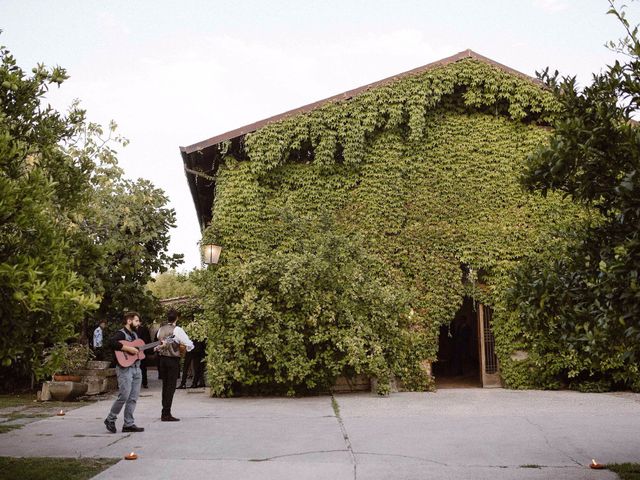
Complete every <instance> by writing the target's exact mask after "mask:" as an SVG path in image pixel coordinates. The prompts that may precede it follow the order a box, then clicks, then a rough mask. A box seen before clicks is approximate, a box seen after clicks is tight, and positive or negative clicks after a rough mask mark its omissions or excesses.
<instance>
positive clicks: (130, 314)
mask: <svg viewBox="0 0 640 480" xmlns="http://www.w3.org/2000/svg"><path fill="white" fill-rule="evenodd" d="M133 317H138V318H140V314H139V313H138V312H134V311H131V312H125V314H124V316H123V317H122V323H127V320H129V319H130V318H131V319H133Z"/></svg>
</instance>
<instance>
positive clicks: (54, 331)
mask: <svg viewBox="0 0 640 480" xmlns="http://www.w3.org/2000/svg"><path fill="white" fill-rule="evenodd" d="M0 60H1V65H0V296H1V297H0V300H1V303H2V305H0V316H1V321H2V330H3V336H2V339H1V340H0V361H1V362H2V366H4V367H5V369H4V370H2V371H1V372H0V376H2V377H5V374H6V376H7V377H11V378H24V377H25V376H29V375H31V374H34V375H35V377H36V378H42V377H43V376H44V375H45V374H47V373H50V372H48V371H47V368H46V366H45V365H43V363H42V360H43V358H42V352H43V351H44V349H45V347H49V346H54V345H59V344H62V343H64V342H65V341H66V340H67V339H69V338H71V337H74V336H76V335H77V334H78V332H79V330H80V326H81V325H82V324H83V320H84V323H85V327H86V322H87V319H88V318H89V317H90V316H91V315H95V316H99V317H106V318H110V319H119V318H120V316H121V315H122V312H123V310H125V309H136V310H139V311H140V312H141V313H142V314H143V315H145V314H146V315H149V314H151V313H152V312H155V311H156V310H157V309H158V308H159V306H158V305H157V301H156V299H155V298H154V297H153V296H152V295H151V294H150V293H149V292H147V289H146V284H147V283H148V281H149V280H150V279H151V277H152V274H154V273H158V272H163V271H165V270H166V269H167V268H175V266H177V265H178V264H179V263H181V261H182V255H179V254H174V255H169V254H168V253H167V248H168V244H169V230H170V228H172V227H174V226H175V212H174V211H173V209H170V208H167V203H168V198H167V197H166V196H165V194H164V192H163V191H162V190H160V189H158V188H156V187H154V186H153V185H152V184H151V183H150V182H149V181H147V180H143V179H138V180H136V181H132V180H128V179H126V178H125V177H124V172H123V171H122V169H120V168H119V167H118V162H117V152H116V150H115V147H116V146H117V145H123V146H124V145H126V143H127V142H126V140H125V139H123V138H121V137H119V136H114V135H115V131H116V125H115V123H113V122H112V123H111V125H110V126H109V129H108V130H107V135H106V137H105V131H104V130H103V129H102V127H100V126H99V125H97V124H94V123H90V122H87V121H86V120H85V112H84V111H83V110H81V109H80V108H79V106H78V104H77V103H75V104H74V105H72V107H71V109H70V111H69V113H68V114H67V115H66V116H65V115H62V114H60V113H59V112H57V111H55V110H54V109H52V108H51V107H50V106H48V105H47V106H44V102H43V99H44V96H45V94H46V93H47V91H48V89H49V87H50V86H51V85H60V84H61V83H62V82H63V81H64V80H65V79H66V78H67V75H66V72H65V70H64V69H62V68H59V67H56V68H53V69H47V68H45V67H44V66H42V65H38V66H37V67H36V68H34V69H33V75H32V76H31V77H29V76H28V75H27V74H25V72H24V71H23V70H22V69H21V68H20V67H18V66H17V64H16V60H15V58H14V57H13V56H12V55H11V54H10V52H9V51H8V50H7V49H6V48H4V47H0ZM93 312H95V313H93ZM54 363H55V362H54Z"/></svg>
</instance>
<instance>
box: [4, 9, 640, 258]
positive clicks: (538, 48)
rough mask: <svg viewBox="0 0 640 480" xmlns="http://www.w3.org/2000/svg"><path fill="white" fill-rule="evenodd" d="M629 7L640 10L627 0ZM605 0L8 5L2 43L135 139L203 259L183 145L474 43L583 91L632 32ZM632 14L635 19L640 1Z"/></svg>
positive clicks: (138, 173)
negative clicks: (571, 78) (614, 43)
mask: <svg viewBox="0 0 640 480" xmlns="http://www.w3.org/2000/svg"><path fill="white" fill-rule="evenodd" d="M627 3H629V2H627ZM607 10H608V3H607V2H606V0H482V1H481V0H458V1H455V2H452V3H448V2H443V1H433V0H407V1H395V2H394V1H389V0H386V1H380V0H366V1H365V0H340V1H338V0H325V1H313V2H312V1H307V0H270V1H255V0H254V1H242V0H235V1H233V2H231V1H221V0H211V1H204V0H183V1H180V2H178V1H164V0H153V1H151V0H108V1H104V0H101V1H96V0H56V1H49V0H40V1H35V0H0V29H2V30H3V33H2V34H1V35H0V44H1V45H5V46H7V47H8V48H9V49H10V50H11V51H12V53H13V54H14V55H15V56H16V58H17V59H18V62H19V64H20V66H22V67H23V68H25V69H26V70H27V71H30V70H31V67H33V66H35V64H36V63H38V62H43V63H45V64H46V65H48V66H54V65H60V66H63V67H65V68H66V69H67V71H68V73H69V74H70V75H71V78H70V79H69V80H68V81H67V82H65V83H64V84H63V86H62V88H61V89H60V90H59V91H56V92H51V94H50V95H49V100H50V101H51V102H52V103H53V104H54V105H55V106H56V107H57V108H59V109H60V108H63V109H64V108H66V106H68V104H69V103H70V102H71V100H72V99H74V98H79V99H80V100H81V101H82V106H83V107H84V108H86V109H87V111H88V117H89V119H90V120H92V121H97V122H100V123H103V124H105V125H106V124H107V123H108V122H109V120H112V119H113V120H115V121H116V123H118V125H119V131H120V133H121V134H122V135H124V136H125V137H127V138H128V139H129V140H130V141H131V143H130V144H129V146H128V147H126V148H124V149H122V150H121V151H120V153H119V160H120V165H121V166H122V167H123V168H124V169H125V172H126V174H127V176H128V177H130V178H138V177H145V178H148V179H149V180H151V181H152V182H153V183H154V184H155V185H156V186H157V187H160V188H162V189H163V190H164V191H165V192H166V193H167V195H168V196H169V198H170V199H171V204H170V205H171V206H172V207H173V208H175V210H176V212H177V217H178V227H177V228H176V229H174V230H173V231H172V232H171V237H172V241H171V252H178V253H184V254H185V260H186V262H185V264H184V266H183V267H182V269H183V270H189V269H191V268H193V267H195V266H199V265H200V257H199V253H198V247H197V242H198V241H199V239H200V229H199V226H198V221H197V219H196V215H195V209H194V207H193V203H192V200H191V195H190V192H189V188H188V185H187V180H186V177H185V175H184V170H183V165H182V159H181V157H180V153H179V149H178V147H179V146H186V145H190V144H193V143H196V142H198V141H201V140H204V139H206V138H209V137H212V136H214V135H218V134H221V133H224V132H226V131H229V130H232V129H235V128H237V127H240V126H242V125H245V124H248V123H252V122H255V121H257V120H261V119H263V118H265V117H269V116H271V115H275V114H278V113H281V112H284V111H286V110H289V109H292V108H296V107H299V106H301V105H304V104H307V103H311V102H313V101H316V100H320V99H322V98H325V97H329V96H331V95H334V94H337V93H341V92H343V91H346V90H349V89H352V88H355V87H358V86H361V85H364V84H367V83H371V82H374V81H376V80H380V79H382V78H385V77H388V76H391V75H394V74H397V73H401V72H403V71H406V70H410V69H412V68H415V67H418V66H421V65H424V64H427V63H430V62H433V61H435V60H439V59H441V58H444V57H448V56H451V55H453V54H455V53H458V52H460V51H462V50H465V49H467V48H470V49H472V50H474V51H475V52H477V53H479V54H481V55H484V56H486V57H489V58H491V59H493V60H495V61H497V62H500V63H503V64H505V65H507V66H509V67H511V68H514V69H516V70H519V71H521V72H523V73H526V74H529V75H532V76H533V75H534V74H535V71H536V70H541V69H542V68H544V67H546V66H550V67H551V68H552V69H553V70H555V69H558V70H560V72H561V73H564V74H571V75H577V76H578V80H580V81H581V82H582V83H584V82H585V81H587V80H588V79H589V78H590V74H591V72H596V71H599V70H600V69H601V68H602V67H603V66H604V65H606V64H607V63H611V62H612V61H613V59H614V55H613V53H611V52H609V51H608V50H607V49H606V48H605V47H604V46H603V45H604V43H605V42H607V41H608V40H616V39H618V38H619V37H621V36H622V34H623V31H622V28H621V27H620V26H619V25H618V23H617V21H616V20H615V19H614V18H613V17H612V16H611V15H605V13H606V11H607ZM628 12H629V13H628V15H629V16H631V18H632V19H636V21H637V19H638V17H639V16H640V15H638V13H639V12H640V4H639V3H637V2H635V3H633V2H632V3H630V9H629V10H628Z"/></svg>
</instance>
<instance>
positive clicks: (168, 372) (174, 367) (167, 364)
mask: <svg viewBox="0 0 640 480" xmlns="http://www.w3.org/2000/svg"><path fill="white" fill-rule="evenodd" d="M178 316H179V315H178V312H177V311H176V310H175V309H171V310H169V312H168V313H167V323H166V324H165V325H163V326H162V327H160V329H159V330H158V333H157V334H156V335H157V337H158V340H165V339H166V338H168V337H170V336H172V335H173V339H172V341H171V342H166V343H165V344H164V345H162V346H160V347H157V351H158V373H159V375H160V378H162V415H161V416H160V420H162V421H163V422H178V421H179V420H180V419H179V418H176V417H174V416H173V415H171V405H172V404H173V394H174V393H175V391H176V382H177V381H178V377H179V376H180V356H181V352H182V351H183V350H186V351H191V350H193V342H192V341H191V339H190V338H189V336H188V335H187V333H186V332H185V331H184V330H183V329H182V328H181V327H178V326H176V322H177V321H178Z"/></svg>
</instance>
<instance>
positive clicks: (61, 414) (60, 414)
mask: <svg viewBox="0 0 640 480" xmlns="http://www.w3.org/2000/svg"><path fill="white" fill-rule="evenodd" d="M56 415H58V416H59V417H62V416H63V415H64V410H60V411H59V412H58V413H57V414H56Z"/></svg>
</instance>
